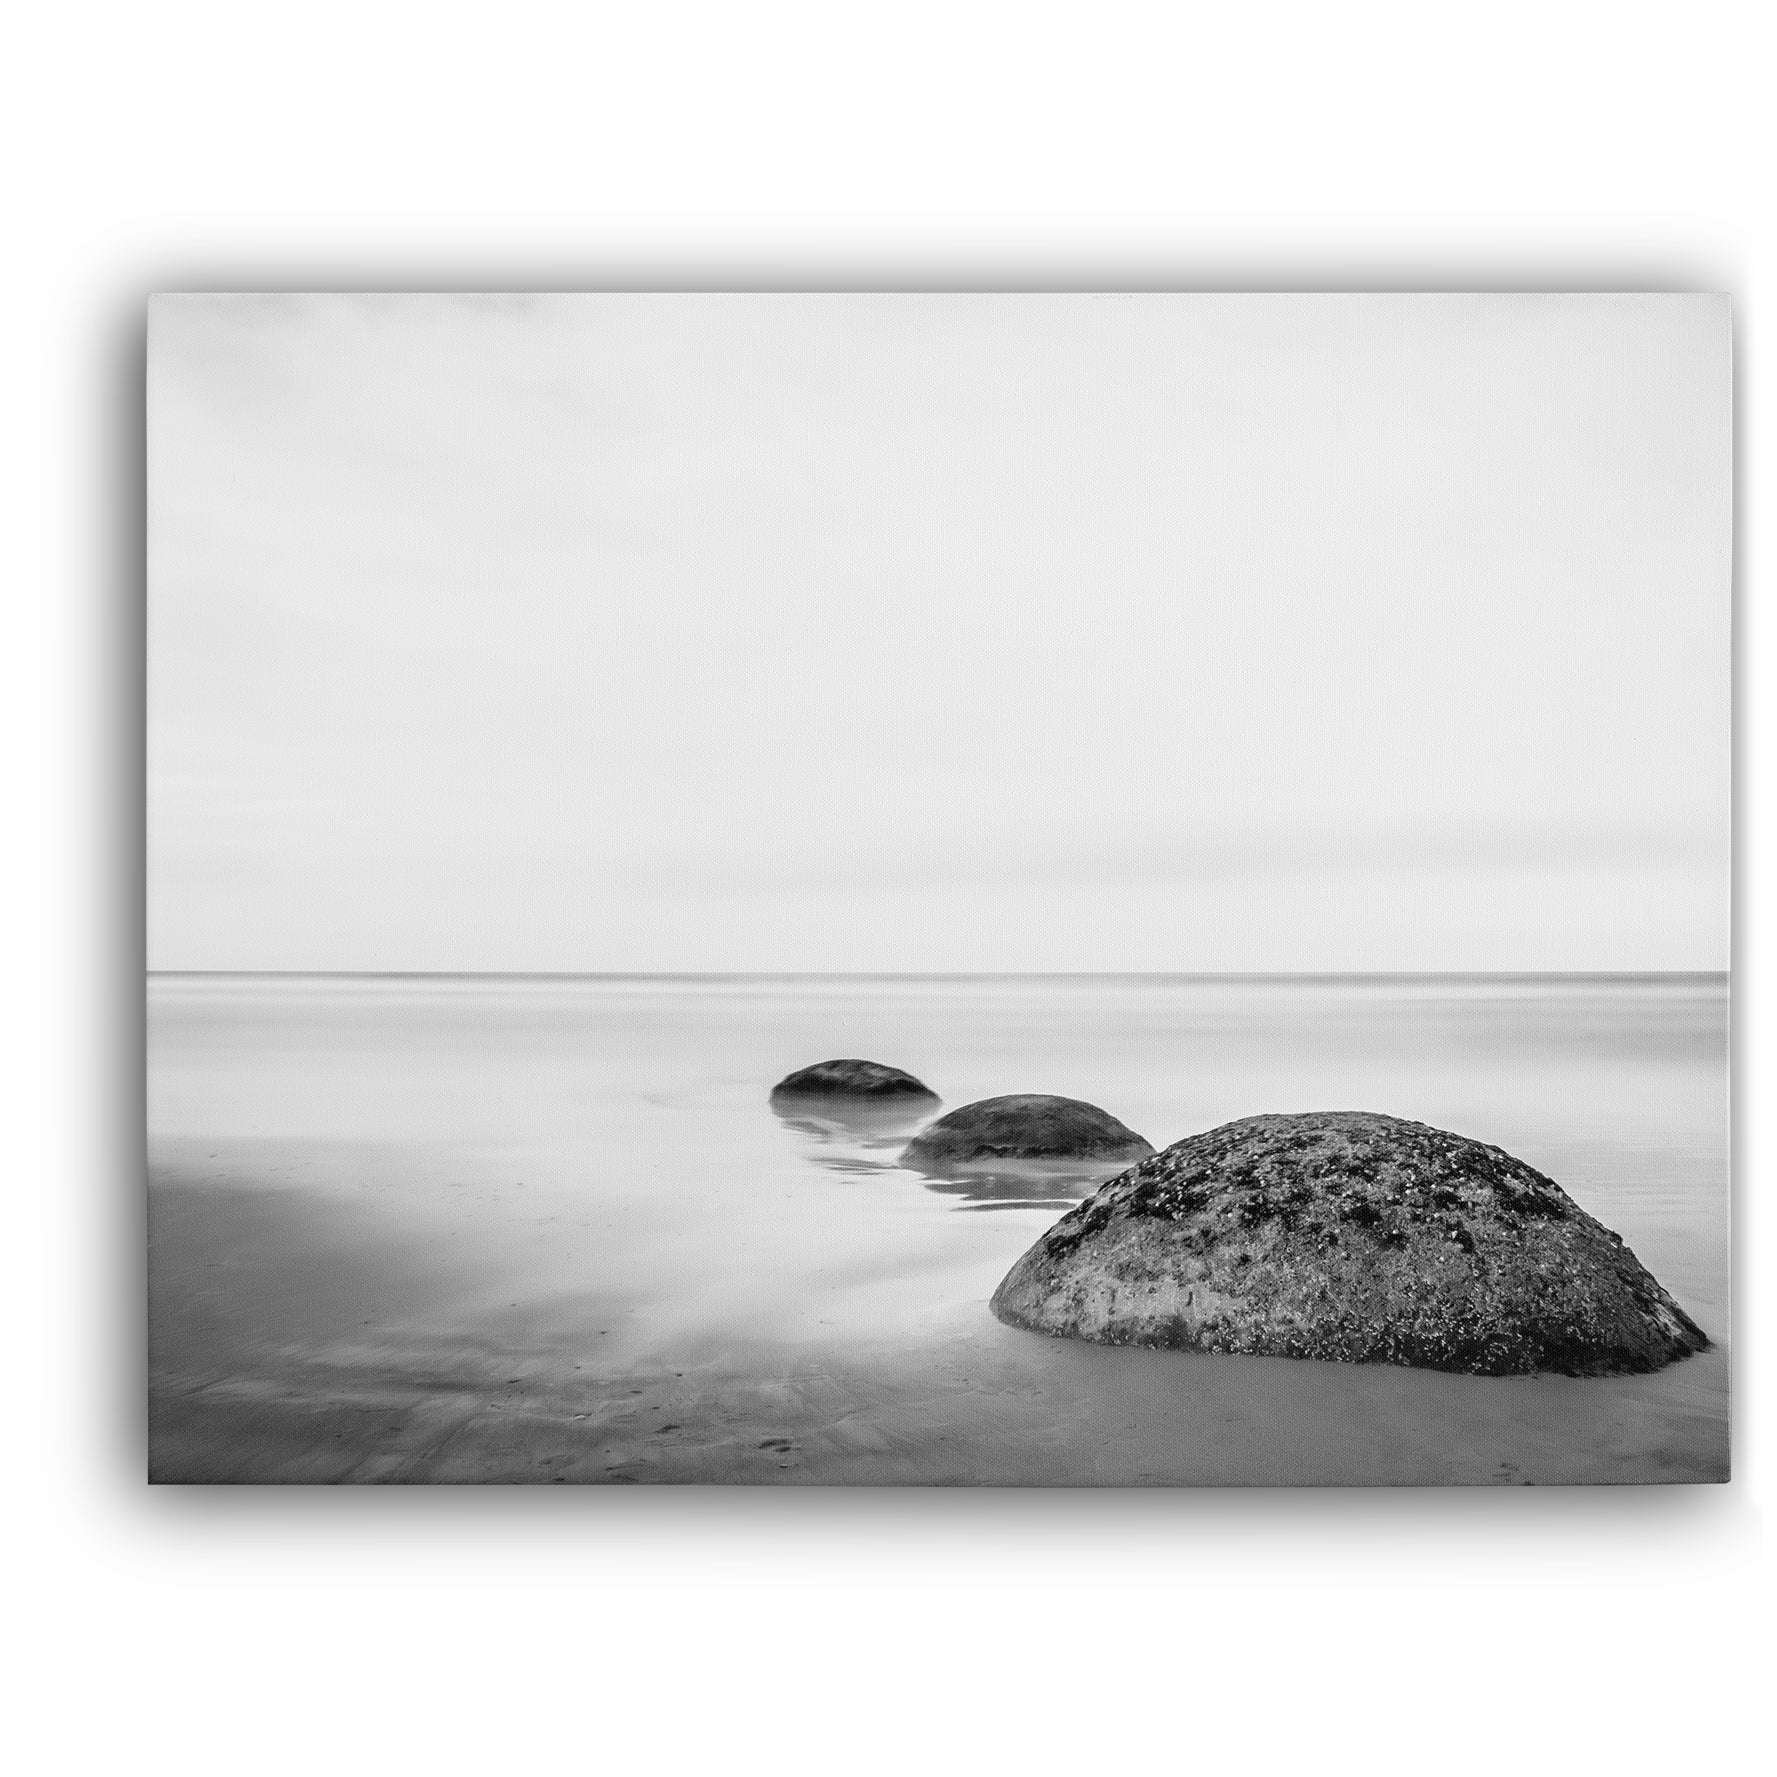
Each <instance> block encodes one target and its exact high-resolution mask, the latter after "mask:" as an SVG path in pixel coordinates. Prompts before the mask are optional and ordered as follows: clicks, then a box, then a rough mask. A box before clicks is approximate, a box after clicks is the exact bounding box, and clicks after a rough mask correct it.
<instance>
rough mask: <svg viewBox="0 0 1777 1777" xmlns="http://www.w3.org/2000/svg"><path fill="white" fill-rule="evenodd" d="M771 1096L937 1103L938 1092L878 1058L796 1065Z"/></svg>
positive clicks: (777, 1097)
mask: <svg viewBox="0 0 1777 1777" xmlns="http://www.w3.org/2000/svg"><path fill="white" fill-rule="evenodd" d="M771 1096H772V1098H773V1099H782V1098H793V1099H795V1098H800V1099H808V1098H850V1099H871V1100H883V1099H897V1098H929V1099H931V1100H932V1101H933V1102H934V1103H936V1102H937V1097H938V1095H937V1093H935V1092H934V1091H932V1089H931V1088H930V1087H929V1086H927V1085H925V1084H923V1083H922V1082H921V1081H919V1080H916V1079H914V1077H913V1076H912V1075H911V1074H908V1073H903V1072H902V1071H901V1070H900V1068H898V1067H885V1066H884V1065H883V1064H882V1063H881V1062H880V1061H817V1062H816V1063H815V1064H814V1066H813V1067H805V1068H799V1069H798V1070H797V1071H796V1072H795V1073H793V1074H791V1075H789V1076H788V1077H787V1078H785V1079H782V1080H779V1081H778V1083H777V1084H776V1085H775V1086H774V1087H772V1089H771Z"/></svg>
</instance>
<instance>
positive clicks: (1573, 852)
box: [148, 296, 1730, 970]
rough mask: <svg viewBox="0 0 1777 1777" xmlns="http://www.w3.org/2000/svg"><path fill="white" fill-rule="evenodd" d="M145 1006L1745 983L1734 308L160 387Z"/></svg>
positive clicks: (1389, 308) (212, 320) (164, 327)
mask: <svg viewBox="0 0 1777 1777" xmlns="http://www.w3.org/2000/svg"><path fill="white" fill-rule="evenodd" d="M149 373H150V399H149V434H150V457H149V468H150V499H149V517H150V571H149V654H150V661H149V711H148V718H149V835H150V868H149V927H150V930H149V960H150V965H151V966H152V967H155V968H163V969H166V968H217V969H252V968H267V969H309V968H313V969H440V970H451V969H464V970H470V969H565V970H578V969H584V970H604V969H616V970H629V969H636V970H649V969H665V970H679V969H684V970H699V969H736V970H745V969H842V970H843V969H906V970H927V969H930V970H951V969H963V970H966V969H1095V968H1104V969H1184V970H1195V969H1257V970H1265V969H1325V970H1341V969H1644V968H1645V969H1666V968H1697V969H1715V968H1722V967H1725V966H1726V957H1727V886H1728V844H1729V824H1728V814H1729V808H1728V759H1729V708H1728V686H1729V660H1728V624H1729V575H1730V423H1729V413H1730V367H1729V320H1728V310H1727V306H1726V304H1725V302H1723V301H1719V300H1717V299H1714V298H1695V297H1672V296H1647V297H1639V296H1637V297H1546V296H1544V297H1537V296H1529V297H1513V296H1484V297H1449V296H1433V297H1399V296H1390V297H1332V298H1327V297H1302V296H1282V297H1241V296H1211V297H1172V296H1135V297H1119V296H1099V297H1093V296H1034V297H1032V296H880V297H877V296H870V297H860V296H541V297H530V298H520V297H508V296H501V297H458V296H398V297H386V296H383V297H378V296H323V297H308V296H276V297H189V296H178V297H170V298H160V299H157V300H156V303H155V306H154V310H153V318H152V324H151V330H150V365H149Z"/></svg>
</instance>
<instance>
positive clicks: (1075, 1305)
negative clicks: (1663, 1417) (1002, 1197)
mask: <svg viewBox="0 0 1777 1777" xmlns="http://www.w3.org/2000/svg"><path fill="white" fill-rule="evenodd" d="M991 1305H992V1308H993V1312H994V1313H995V1314H996V1315H998V1316H999V1318H1000V1319H1001V1320H1003V1321H1005V1322H1007V1323H1008V1324H1010V1325H1012V1326H1016V1327H1026V1328H1029V1329H1030V1330H1031V1331H1033V1332H1040V1333H1049V1334H1053V1335H1056V1336H1059V1337H1065V1338H1076V1339H1087V1340H1092V1341H1094V1342H1096V1343H1098V1344H1103V1345H1157V1346H1171V1347H1176V1348H1179V1349H1182V1350H1188V1351H1206V1352H1245V1353H1252V1354H1258V1355H1264V1356H1271V1357H1299V1358H1321V1359H1330V1360H1334V1361H1337V1362H1342V1363H1385V1364H1410V1365H1416V1366H1419V1367H1421V1368H1424V1369H1432V1370H1454V1371H1466V1372H1469V1373H1471V1374H1474V1375H1478V1376H1516V1375H1527V1374H1531V1373H1534V1372H1537V1371H1555V1372H1559V1373H1561V1374H1563V1375H1569V1376H1610V1375H1621V1374H1635V1373H1641V1372H1645V1371H1649V1370H1657V1369H1660V1368H1661V1367H1662V1366H1664V1365H1666V1364H1669V1363H1672V1362H1673V1361H1674V1360H1676V1359H1678V1358H1681V1357H1686V1356H1688V1355H1689V1354H1690V1353H1691V1352H1694V1351H1701V1350H1702V1349H1703V1348H1704V1347H1705V1346H1707V1345H1708V1343H1709V1340H1708V1338H1707V1337H1706V1336H1705V1334H1704V1333H1703V1331H1702V1329H1701V1328H1699V1327H1698V1326H1697V1324H1696V1322H1695V1321H1693V1320H1692V1319H1691V1318H1690V1316H1689V1315H1687V1314H1686V1313H1685V1311H1684V1310H1683V1309H1682V1308H1680V1307H1679V1305H1678V1304H1677V1303H1676V1302H1675V1301H1674V1300H1673V1299H1672V1297H1671V1296H1669V1295H1668V1294H1667V1293H1666V1291H1665V1290H1664V1289H1662V1288H1661V1287H1660V1285H1659V1283H1658V1282H1656V1281H1655V1279H1654V1278H1653V1277H1652V1276H1651V1275H1650V1274H1649V1273H1648V1272H1647V1271H1646V1270H1645V1269H1644V1268H1643V1267H1642V1265H1641V1264H1640V1262H1639V1261H1638V1260H1637V1259H1636V1257H1635V1255H1634V1254H1633V1253H1632V1252H1631V1251H1630V1250H1629V1249H1628V1247H1626V1246H1625V1245H1624V1244H1623V1242H1622V1239H1621V1238H1620V1237H1619V1236H1618V1235H1616V1234H1613V1233H1612V1232H1611V1231H1610V1230H1609V1229H1608V1228H1605V1227H1603V1226H1602V1225H1601V1224H1599V1223H1598V1222H1596V1221H1594V1220H1593V1219H1592V1218H1591V1217H1590V1216H1589V1215H1587V1214H1586V1213H1585V1212H1584V1211H1583V1210H1582V1209H1580V1208H1579V1206H1578V1205H1577V1204H1576V1203H1574V1201H1573V1200H1572V1198H1570V1197H1569V1196H1568V1195H1567V1193H1566V1192H1565V1191H1563V1190H1562V1189H1561V1187H1560V1186H1559V1185H1557V1184H1555V1183H1554V1182H1553V1181H1552V1180H1550V1179H1547V1178H1545V1177H1544V1176H1543V1175H1542V1174H1541V1173H1540V1172H1537V1171H1535V1170H1534V1169H1533V1168H1532V1167H1529V1166H1527V1165H1526V1164H1525V1163H1524V1162H1523V1161H1522V1160H1515V1159H1513V1158H1512V1156H1511V1155H1510V1154H1507V1153H1504V1152H1502V1151H1501V1150H1500V1149H1498V1148H1494V1147H1489V1146H1487V1145H1486V1144H1485V1143H1482V1142H1478V1141H1470V1140H1468V1139H1466V1138H1465V1137H1463V1136H1460V1135H1451V1134H1449V1133H1447V1132H1446V1131H1444V1130H1441V1129H1432V1128H1429V1127H1428V1126H1427V1125H1425V1124H1423V1123H1409V1122H1405V1121H1403V1120H1402V1119H1400V1118H1398V1117H1385V1116H1379V1115H1375V1114H1372V1113H1369V1112H1358V1111H1332V1112H1317V1113H1312V1114H1309V1115H1304V1116H1267V1117H1246V1118H1242V1119H1241V1120H1240V1121H1239V1122H1235V1123H1227V1124H1224V1125H1222V1127H1220V1128H1219V1129H1211V1130H1209V1131H1208V1132H1207V1133H1205V1134H1202V1135H1194V1136H1190V1137H1188V1138H1186V1139H1185V1140H1184V1141H1179V1142H1175V1143H1174V1144H1173V1145H1172V1146H1171V1147H1169V1148H1167V1149H1166V1150H1165V1151H1164V1152H1162V1153H1159V1154H1156V1155H1154V1157H1153V1158H1152V1159H1150V1160H1147V1161H1145V1162H1144V1163H1143V1164H1141V1165H1139V1166H1135V1167H1132V1168H1130V1170H1128V1171H1127V1172H1123V1173H1120V1174H1119V1175H1118V1176H1117V1177H1116V1178H1114V1179H1111V1180H1110V1181H1109V1182H1108V1183H1106V1184H1105V1185H1103V1186H1102V1187H1101V1188H1100V1189H1099V1190H1098V1191H1097V1192H1095V1193H1094V1194H1093V1195H1092V1196H1091V1197H1089V1198H1088V1199H1087V1200H1086V1201H1085V1202H1084V1203H1082V1204H1081V1205H1080V1206H1079V1207H1078V1208H1077V1209H1075V1210H1073V1211H1071V1212H1070V1213H1069V1214H1067V1215H1065V1216H1063V1217H1062V1218H1061V1220H1060V1221H1058V1222H1057V1223H1056V1224H1055V1225H1054V1227H1052V1228H1051V1229H1050V1230H1049V1231H1048V1233H1046V1234H1045V1235H1044V1236H1043V1237H1042V1238H1041V1239H1040V1240H1039V1241H1037V1243H1036V1244H1035V1245H1034V1246H1033V1247H1032V1248H1031V1249H1030V1250H1029V1251H1028V1252H1027V1253H1026V1254H1025V1255H1024V1257H1023V1258H1021V1259H1020V1260H1019V1261H1018V1263H1017V1264H1016V1265H1014V1266H1013V1267H1012V1269H1011V1271H1010V1272H1009V1273H1008V1274H1007V1276H1006V1278H1005V1281H1004V1282H1002V1283H1001V1285H1000V1287H999V1289H998V1290H997V1291H995V1293H994V1296H993V1301H992V1304H991Z"/></svg>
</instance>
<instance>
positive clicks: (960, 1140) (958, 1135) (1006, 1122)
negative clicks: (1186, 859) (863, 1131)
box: [901, 1092, 1154, 1167]
mask: <svg viewBox="0 0 1777 1777" xmlns="http://www.w3.org/2000/svg"><path fill="white" fill-rule="evenodd" d="M1153 1151H1154V1146H1153V1143H1152V1142H1147V1141H1144V1140H1143V1139H1142V1138H1141V1137H1140V1136H1139V1135H1137V1134H1136V1133H1135V1131H1134V1130H1133V1129H1128V1128H1125V1127H1124V1125H1123V1124H1121V1123H1119V1122H1118V1121H1117V1119H1116V1118H1115V1117H1113V1116H1112V1115H1111V1114H1110V1112H1109V1111H1101V1110H1100V1109H1099V1108H1098V1106H1097V1105H1093V1104H1084V1103H1082V1102H1081V1101H1080V1100H1079V1099H1077V1098H1052V1097H1050V1096H1049V1095H1048V1094H1047V1093H1041V1092H1021V1093H1013V1094H1011V1095H1009V1096H1007V1097H1004V1098H983V1099H978V1100H977V1101H976V1102H975V1103H974V1104H965V1105H962V1106H961V1107H959V1108H958V1109H957V1110H954V1111H952V1112H950V1113H949V1115H948V1116H943V1117H940V1118H939V1119H938V1121H937V1122H936V1123H934V1124H932V1125H931V1127H930V1128H929V1129H924V1130H921V1131H920V1133H919V1135H918V1136H916V1137H915V1138H914V1140H913V1141H912V1142H910V1143H909V1144H908V1147H907V1152H906V1153H905V1154H903V1155H902V1157H901V1158H902V1162H903V1164H905V1165H908V1166H915V1167H918V1166H956V1165H970V1164H977V1163H988V1162H992V1161H995V1160H1139V1159H1141V1158H1142V1157H1143V1156H1144V1155H1147V1154H1151V1153H1153Z"/></svg>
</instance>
